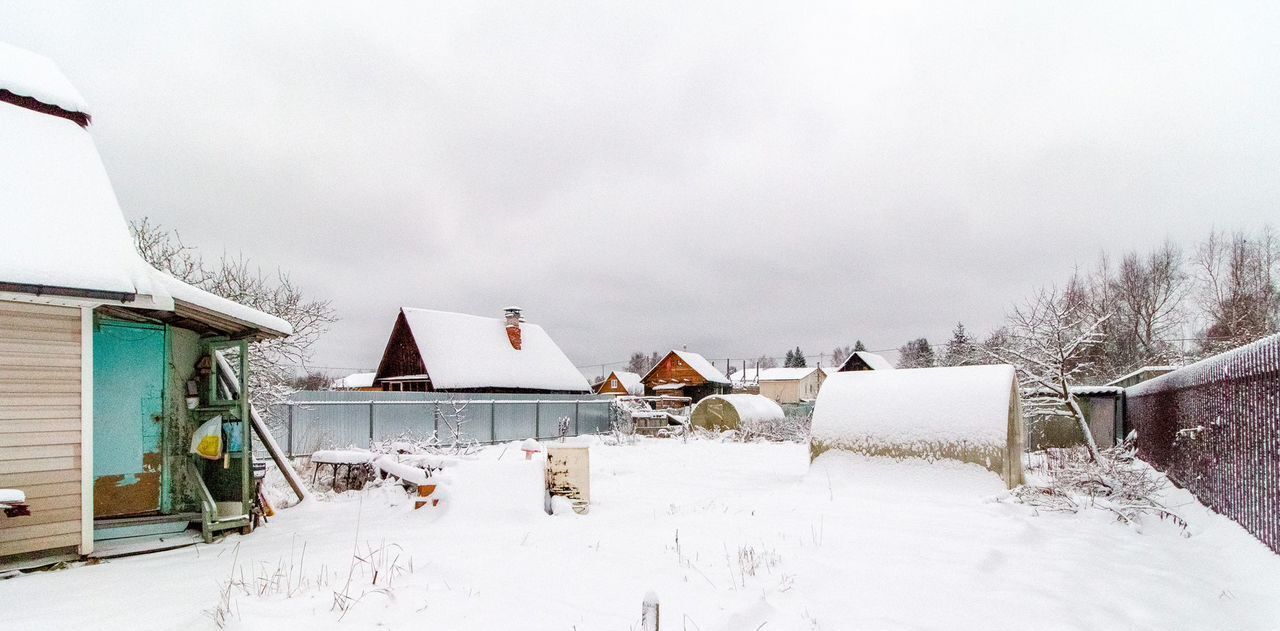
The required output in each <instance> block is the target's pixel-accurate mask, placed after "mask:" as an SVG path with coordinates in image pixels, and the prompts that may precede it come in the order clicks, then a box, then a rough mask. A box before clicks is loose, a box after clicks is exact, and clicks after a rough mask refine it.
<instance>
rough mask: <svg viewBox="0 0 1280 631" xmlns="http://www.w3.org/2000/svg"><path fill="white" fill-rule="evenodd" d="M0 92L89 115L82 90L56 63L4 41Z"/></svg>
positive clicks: (1, 43) (0, 53)
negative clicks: (72, 83)
mask: <svg viewBox="0 0 1280 631" xmlns="http://www.w3.org/2000/svg"><path fill="white" fill-rule="evenodd" d="M0 90H8V91H10V92H12V93H14V94H16V95H18V96H25V97H29V98H33V99H35V100H37V101H40V102H41V103H44V104H46V105H53V106H55V107H57V108H59V109H62V110H66V111H68V112H80V113H81V114H88V113H89V106H88V104H86V103H85V101H84V97H82V96H80V91H79V90H76V88H75V86H73V85H71V82H70V81H68V80H67V77H66V76H65V75H63V74H62V71H61V70H59V69H58V65H57V64H55V63H53V60H51V59H49V58H47V57H44V56H42V55H37V54H35V53H33V52H31V51H29V50H24V49H22V48H18V47H17V46H13V45H10V44H6V43H4V42H0Z"/></svg>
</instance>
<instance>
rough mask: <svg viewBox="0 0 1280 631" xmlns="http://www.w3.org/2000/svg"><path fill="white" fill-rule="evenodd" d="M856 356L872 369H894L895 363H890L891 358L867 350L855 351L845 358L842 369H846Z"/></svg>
mask: <svg viewBox="0 0 1280 631" xmlns="http://www.w3.org/2000/svg"><path fill="white" fill-rule="evenodd" d="M855 357H856V358H858V359H861V360H862V362H863V363H864V364H866V365H867V367H868V368H870V369H872V370H893V364H891V363H889V360H887V359H885V358H884V357H881V356H880V355H877V354H875V353H870V352H867V351H854V352H853V354H852V355H850V356H849V357H848V358H847V359H845V360H844V363H843V364H841V365H840V370H844V369H845V367H846V366H848V365H849V363H850V362H852V361H853V360H854V358H855Z"/></svg>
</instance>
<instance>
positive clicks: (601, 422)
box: [271, 391, 612, 456]
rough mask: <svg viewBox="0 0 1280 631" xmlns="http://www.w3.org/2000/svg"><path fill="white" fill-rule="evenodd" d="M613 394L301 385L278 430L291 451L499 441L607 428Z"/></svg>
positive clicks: (276, 416)
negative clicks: (457, 432) (457, 435)
mask: <svg viewBox="0 0 1280 631" xmlns="http://www.w3.org/2000/svg"><path fill="white" fill-rule="evenodd" d="M611 401H612V397H599V396H594V395H552V394H541V395H529V394H442V393H434V392H309V391H304V392H297V393H295V394H294V395H293V396H292V397H291V399H290V401H289V402H288V403H284V404H281V405H276V406H273V407H272V409H271V414H272V417H273V418H272V422H271V425H272V427H273V428H275V429H274V430H273V433H274V434H276V440H277V441H278V442H279V443H280V446H281V447H282V448H284V449H285V450H286V451H288V453H289V455H290V456H305V455H308V454H310V453H312V452H314V451H317V450H320V449H330V448H343V447H368V446H369V445H370V443H374V442H380V441H385V440H398V439H405V438H408V439H419V440H422V439H426V438H428V437H430V436H431V435H432V434H435V435H437V436H438V437H439V439H440V440H441V441H449V440H452V434H451V427H450V426H451V425H452V424H453V423H454V421H455V419H460V420H461V421H462V422H461V434H462V436H463V438H464V439H467V440H474V441H476V442H479V443H498V442H505V441H509V440H523V439H525V438H530V437H537V438H554V437H557V436H559V435H560V422H561V420H562V419H567V423H568V426H569V427H568V435H570V436H576V435H578V434H591V433H596V432H602V431H607V430H608V429H609V427H610V421H611V416H610V413H611V412H610V402H611Z"/></svg>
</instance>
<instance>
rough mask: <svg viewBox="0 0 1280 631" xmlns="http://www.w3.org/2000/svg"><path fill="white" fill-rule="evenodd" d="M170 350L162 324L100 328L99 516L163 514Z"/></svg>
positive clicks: (96, 389) (96, 402) (96, 356)
mask: <svg viewBox="0 0 1280 631" xmlns="http://www.w3.org/2000/svg"><path fill="white" fill-rule="evenodd" d="M166 348H167V344H166V340H165V329H164V326H162V325H152V324H141V323H134V322H119V321H113V320H100V321H99V322H98V324H97V326H96V327H95V329H94V332H93V515H94V517H119V516H124V515H139V514H146V513H155V512H158V511H159V510H160V496H161V487H162V484H163V478H164V476H163V464H164V457H163V451H162V449H161V446H162V444H163V440H164V431H163V429H164V418H163V413H164V382H165V357H166Z"/></svg>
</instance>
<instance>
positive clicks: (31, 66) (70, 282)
mask: <svg viewBox="0 0 1280 631" xmlns="http://www.w3.org/2000/svg"><path fill="white" fill-rule="evenodd" d="M89 119H90V116H89V111H88V108H87V107H86V106H85V104H84V101H83V99H81V98H80V95H79V93H78V92H76V90H75V88H74V87H72V86H71V84H70V83H69V82H68V81H67V80H66V78H65V77H63V76H62V74H61V72H60V71H59V70H58V69H57V67H56V66H55V65H54V64H53V63H52V62H50V61H49V60H47V59H45V58H43V57H40V56H38V55H35V54H33V53H30V52H27V51H25V50H21V49H18V48H14V47H11V46H8V45H5V44H0V129H3V130H4V135H5V141H4V143H3V147H0V151H3V152H4V153H5V154H6V158H7V159H6V160H5V161H4V165H5V166H4V167H2V168H0V218H2V219H0V225H3V226H4V235H5V245H4V247H0V488H6V489H16V490H18V491H22V492H23V493H24V494H25V496H26V499H27V507H26V508H27V509H28V512H29V515H23V516H14V517H0V568H13V567H23V566H32V565H41V564H44V563H47V562H49V561H51V560H57V559H63V558H77V557H83V556H86V555H105V554H107V553H108V552H109V551H110V550H112V549H115V550H119V549H121V548H127V549H129V550H132V551H135V552H136V551H140V550H143V549H147V548H149V547H154V546H155V545H157V544H158V542H159V540H160V539H167V541H168V542H169V544H168V545H170V546H171V547H172V545H173V544H174V543H175V542H189V541H191V538H192V536H193V535H191V534H189V533H186V531H187V529H188V528H189V527H190V526H192V525H193V524H199V526H200V527H201V530H202V534H203V535H204V536H205V537H206V538H207V537H208V536H210V535H211V533H212V532H213V531H215V530H220V529H232V528H234V529H248V528H250V519H249V517H248V515H249V512H250V507H251V505H252V501H253V494H252V483H253V480H252V469H251V465H252V463H251V461H250V457H249V455H250V454H251V453H252V440H251V438H252V436H251V433H250V430H249V429H248V423H247V422H246V419H247V418H248V403H247V398H246V397H244V396H240V395H238V394H233V393H232V391H233V390H235V391H236V392H239V393H248V387H247V378H248V366H247V361H246V356H247V354H246V348H247V347H246V345H247V343H248V342H250V341H253V340H259V339H266V338H272V337H280V336H284V335H288V334H290V333H291V332H292V331H291V329H290V327H289V325H288V324H287V323H285V322H284V321H282V320H279V319H278V318H274V317H272V316H269V315H267V314H264V313H261V312H258V311H255V310H253V309H249V308H247V307H244V306H242V305H239V304H236V303H234V302H231V301H229V300H225V299H223V298H220V297H218V296H214V295H212V294H210V293H208V292H205V291H203V290H200V289H198V288H195V287H192V286H190V285H187V284H185V283H183V282H181V281H179V280H177V279H175V278H173V277H171V276H168V275H166V274H163V273H161V272H159V271H157V270H155V269H154V268H152V267H150V266H149V265H147V264H146V263H145V262H144V261H143V260H142V259H141V258H140V257H139V256H138V254H137V252H136V251H135V250H134V246H133V241H132V239H131V237H130V235H129V231H128V227H127V225H126V223H125V220H124V215H123V214H122V213H121V211H120V207H119V205H118V202H117V201H116V198H115V194H114V192H113V191H112V189H111V183H110V180H109V179H108V178H107V174H106V171H105V169H104V168H103V165H102V161H101V159H100V158H99V157H98V154H97V150H96V149H95V148H94V145H93V141H92V138H91V137H90V136H89V133H88V131H87V130H86V127H87V126H88V124H89ZM226 351H230V354H229V355H220V354H219V353H222V352H226ZM237 357H238V361H237V360H236V358H237ZM228 358H230V359H232V362H231V363H232V364H234V366H225V368H227V369H228V370H229V372H223V371H222V370H220V367H223V365H221V364H219V360H220V359H221V360H226V359H228ZM223 364H225V361H224V362H223ZM220 374H221V375H222V376H221V377H220V376H219V375H220ZM228 379H230V380H234V384H232V383H231V381H228ZM215 417H220V418H221V419H222V421H223V422H222V424H221V431H222V433H223V436H224V438H225V439H226V440H227V442H228V443H231V444H232V445H233V448H232V450H230V451H228V452H226V457H225V459H219V460H218V461H217V462H210V461H201V460H197V459H196V457H195V456H193V455H191V454H190V453H188V447H189V442H190V439H191V436H192V434H193V433H194V430H195V428H196V427H198V426H199V425H200V424H201V423H203V422H204V421H206V420H209V419H212V418H215ZM196 538H198V536H197V537H196Z"/></svg>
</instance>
